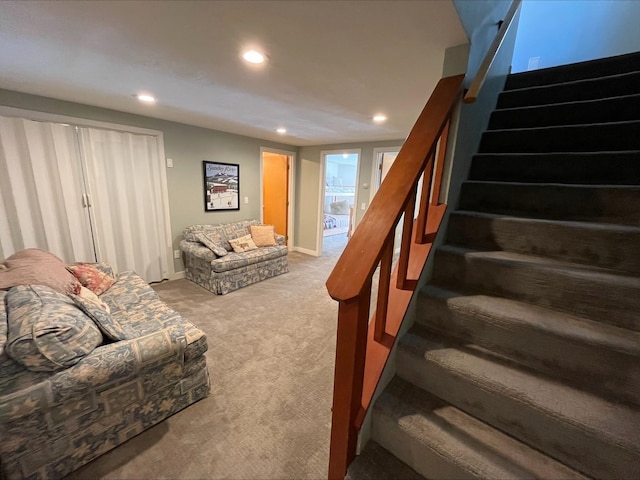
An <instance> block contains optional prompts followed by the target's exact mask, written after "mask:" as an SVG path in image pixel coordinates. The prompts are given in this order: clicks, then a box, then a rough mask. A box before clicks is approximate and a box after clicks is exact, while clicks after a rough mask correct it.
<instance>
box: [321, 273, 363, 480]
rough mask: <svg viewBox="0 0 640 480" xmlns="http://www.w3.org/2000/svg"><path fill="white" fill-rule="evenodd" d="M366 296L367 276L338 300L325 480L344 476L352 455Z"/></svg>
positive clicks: (361, 359) (354, 447)
mask: <svg viewBox="0 0 640 480" xmlns="http://www.w3.org/2000/svg"><path fill="white" fill-rule="evenodd" d="M370 299H371V278H369V280H368V281H367V283H366V284H365V285H364V288H363V289H362V290H361V292H360V294H359V295H358V296H357V297H356V298H354V299H352V300H350V301H339V302H340V303H339V306H338V335H337V340H336V368H335V375H334V381H333V408H332V414H331V447H330V451H329V458H330V462H329V480H338V479H339V480H344V477H345V475H346V473H347V467H348V466H349V464H350V463H351V461H352V460H353V459H354V458H355V455H356V446H357V443H358V429H357V428H356V422H355V419H356V417H357V415H358V413H359V411H360V409H361V408H362V385H363V379H364V363H365V351H366V348H367V329H368V323H369V302H370Z"/></svg>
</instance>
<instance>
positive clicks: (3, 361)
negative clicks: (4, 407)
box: [0, 290, 26, 390]
mask: <svg viewBox="0 0 640 480" xmlns="http://www.w3.org/2000/svg"><path fill="white" fill-rule="evenodd" d="M6 295H7V292H5V291H4V290H0V390H2V386H3V384H4V381H3V380H2V379H5V378H7V377H11V376H13V375H17V374H18V373H20V372H26V370H25V369H24V367H23V366H22V365H20V364H19V363H18V362H16V361H14V360H13V358H11V357H10V356H9V354H8V353H7V350H6V348H5V347H6V346H7V312H6V309H5V304H4V297H5V296H6Z"/></svg>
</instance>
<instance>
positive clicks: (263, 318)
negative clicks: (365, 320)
mask: <svg viewBox="0 0 640 480" xmlns="http://www.w3.org/2000/svg"><path fill="white" fill-rule="evenodd" d="M345 240H346V237H345V238H343V237H342V236H334V237H328V238H325V239H324V255H323V256H322V257H319V258H315V257H311V256H308V255H304V254H301V253H297V252H292V253H291V254H290V255H289V262H290V271H289V273H287V274H285V275H280V276H278V277H276V278H272V279H269V280H266V281H264V282H260V283H257V284H254V285H251V286H249V287H246V288H243V289H240V290H237V291H235V292H232V293H230V294H228V295H225V296H217V295H213V294H212V293H209V292H208V291H206V290H204V289H203V288H201V287H199V286H197V285H196V284H194V283H192V282H190V281H188V280H176V281H172V282H164V283H162V284H158V285H155V286H154V288H155V290H156V291H157V292H158V294H159V295H160V297H161V298H162V299H163V300H164V301H165V302H166V303H167V304H168V305H170V306H171V307H172V308H174V309H175V310H177V311H178V312H180V313H181V314H182V315H183V316H185V317H186V318H188V319H189V320H190V321H192V322H193V323H194V324H196V325H197V326H198V327H200V328H201V329H202V330H203V331H204V332H205V333H206V334H207V338H208V342H209V351H208V352H207V354H206V356H207V364H208V368H209V375H210V377H211V384H212V391H211V395H210V396H209V397H208V398H206V399H204V400H201V401H200V402H198V403H196V404H194V405H192V406H190V407H188V408H186V409H185V410H183V411H181V412H179V413H177V414H176V415H174V416H173V417H171V418H169V419H167V420H165V421H164V422H161V423H160V424H158V425H156V426H155V427H153V428H151V429H149V430H147V431H145V432H143V433H142V434H140V435H138V436H137V437H135V438H133V439H131V440H129V441H128V442H126V443H124V444H123V445H120V446H119V447H117V448H115V449H114V450H112V451H111V452H109V453H107V454H105V455H103V456H102V457H100V458H98V459H96V460H94V461H93V462H91V463H90V464H88V465H86V466H85V467H83V468H81V469H80V470H77V471H76V472H74V473H73V474H72V475H70V476H69V477H68V479H88V478H91V479H94V478H105V479H116V478H117V479H155V478H167V479H222V478H225V479H321V478H326V475H327V465H328V456H329V433H330V423H331V396H332V389H333V366H334V356H335V334H336V318H337V304H336V302H334V301H333V300H332V299H331V298H330V297H329V296H328V294H327V291H326V288H325V285H324V284H325V281H326V279H327V276H328V274H329V273H330V271H331V269H332V267H333V265H334V264H335V262H336V260H337V258H338V256H339V254H340V252H341V250H342V247H343V245H344V243H345Z"/></svg>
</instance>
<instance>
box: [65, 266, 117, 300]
mask: <svg viewBox="0 0 640 480" xmlns="http://www.w3.org/2000/svg"><path fill="white" fill-rule="evenodd" d="M97 265H101V264H93V263H72V264H71V265H67V270H69V271H70V272H71V273H73V275H74V276H75V277H76V278H77V279H78V280H79V281H80V283H81V284H82V286H84V287H87V288H88V289H89V290H91V291H92V292H93V293H95V294H96V295H102V294H103V293H104V292H106V291H107V290H109V289H110V288H111V286H112V285H113V284H114V283H116V278H115V277H114V276H113V275H109V274H108V273H106V271H107V269H106V268H105V267H104V266H102V265H104V264H102V265H101V268H99V267H98V266H97ZM74 293H79V292H74Z"/></svg>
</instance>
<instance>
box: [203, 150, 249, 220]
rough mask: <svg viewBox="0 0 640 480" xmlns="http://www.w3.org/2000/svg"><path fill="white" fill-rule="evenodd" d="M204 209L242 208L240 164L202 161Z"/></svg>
mask: <svg viewBox="0 0 640 480" xmlns="http://www.w3.org/2000/svg"><path fill="white" fill-rule="evenodd" d="M202 172H203V177H204V211H205V212H216V211H219V210H240V165H238V164H234V163H221V162H210V161H207V160H204V161H203V162H202Z"/></svg>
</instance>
